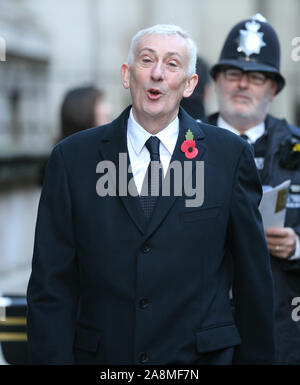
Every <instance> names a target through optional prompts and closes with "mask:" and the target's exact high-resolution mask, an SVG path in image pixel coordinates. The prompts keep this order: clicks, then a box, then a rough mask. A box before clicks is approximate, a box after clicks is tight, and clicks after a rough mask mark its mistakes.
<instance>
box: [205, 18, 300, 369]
mask: <svg viewBox="0 0 300 385" xmlns="http://www.w3.org/2000/svg"><path fill="white" fill-rule="evenodd" d="M256 16H257V15H256ZM256 16H255V17H253V18H252V19H248V20H244V21H242V22H240V23H238V24H237V25H236V26H234V27H233V29H232V30H231V31H230V33H229V35H228V36H227V39H226V40H225V43H224V46H223V49H222V52H221V55H220V58H219V62H218V63H217V64H216V65H215V66H213V67H212V69H211V71H210V73H211V76H212V77H213V78H214V79H215V77H216V75H217V73H218V72H219V71H220V69H221V68H222V67H223V66H230V67H236V68H239V69H241V70H243V71H260V72H268V73H272V75H273V78H274V80H276V81H277V84H278V88H277V93H278V92H280V91H281V89H282V88H283V87H284V84H285V80H284V78H283V77H282V75H281V74H280V72H279V66H280V47H279V41H278V38H277V35H276V33H275V31H274V30H273V28H272V27H271V26H270V25H269V24H268V23H267V22H266V20H265V19H263V18H262V17H261V15H258V17H256ZM255 34H256V35H255ZM247 37H248V38H249V40H250V41H252V43H253V41H254V40H255V39H256V41H257V46H256V51H255V52H251V44H248V45H247ZM251 39H252V40H251ZM249 47H250V48H249ZM252 47H253V44H252ZM217 120H218V113H216V114H213V115H211V116H209V117H208V118H206V119H205V121H206V122H208V123H210V124H213V125H217ZM264 123H265V132H264V134H263V135H262V136H261V137H260V138H259V139H257V140H256V142H255V143H254V144H253V147H254V152H255V158H256V160H262V162H257V165H258V164H261V167H258V171H259V174H260V177H261V182H262V185H268V186H272V187H274V186H276V185H278V184H280V183H282V182H284V181H285V180H287V179H290V180H291V186H290V190H289V195H288V198H287V204H286V208H287V211H286V219H285V227H291V228H293V229H294V231H295V232H296V233H297V235H298V237H300V128H298V127H295V126H293V125H291V124H288V123H287V121H286V120H284V119H282V120H280V119H277V118H275V117H273V116H271V115H267V117H266V120H265V122H264ZM246 133H247V131H246ZM271 266H272V271H273V278H274V286H275V301H276V314H275V318H276V323H275V333H276V345H277V346H276V350H277V355H276V363H277V364H300V320H299V321H297V320H295V319H293V317H292V312H293V310H294V307H295V306H293V304H292V301H293V298H295V297H299V296H300V259H299V258H296V259H293V258H292V259H281V258H278V257H274V256H272V255H271ZM257 326H258V327H259V325H257Z"/></svg>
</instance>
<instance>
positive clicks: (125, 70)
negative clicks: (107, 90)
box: [121, 63, 130, 90]
mask: <svg viewBox="0 0 300 385" xmlns="http://www.w3.org/2000/svg"><path fill="white" fill-rule="evenodd" d="M121 75H122V83H123V87H124V88H125V89H126V90H127V89H128V88H129V87H130V68H129V65H128V64H127V63H124V64H122V66H121Z"/></svg>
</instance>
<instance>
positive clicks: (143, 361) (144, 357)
mask: <svg viewBox="0 0 300 385" xmlns="http://www.w3.org/2000/svg"><path fill="white" fill-rule="evenodd" d="M148 361H149V357H148V354H147V353H145V352H143V353H141V354H140V355H139V362H140V363H141V364H146V363H147V362H148Z"/></svg>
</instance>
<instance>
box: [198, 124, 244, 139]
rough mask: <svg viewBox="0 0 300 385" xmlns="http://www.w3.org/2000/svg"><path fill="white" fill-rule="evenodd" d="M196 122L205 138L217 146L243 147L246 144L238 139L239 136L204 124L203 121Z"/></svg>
mask: <svg viewBox="0 0 300 385" xmlns="http://www.w3.org/2000/svg"><path fill="white" fill-rule="evenodd" d="M197 122H198V124H199V126H200V127H201V129H202V130H203V132H204V133H205V136H207V137H208V139H211V140H213V141H216V142H217V143H218V144H219V145H225V144H226V143H227V144H228V145H230V144H232V145H243V144H245V143H246V142H245V140H244V139H242V138H240V137H239V135H236V134H234V133H233V132H230V131H228V130H226V129H224V128H222V127H219V126H216V125H213V124H210V123H206V122H204V121H199V120H198V121H197Z"/></svg>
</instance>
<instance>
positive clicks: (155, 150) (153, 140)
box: [145, 136, 160, 161]
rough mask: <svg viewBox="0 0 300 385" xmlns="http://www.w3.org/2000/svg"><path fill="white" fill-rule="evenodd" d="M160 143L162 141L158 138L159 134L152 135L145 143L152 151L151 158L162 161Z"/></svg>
mask: <svg viewBox="0 0 300 385" xmlns="http://www.w3.org/2000/svg"><path fill="white" fill-rule="evenodd" d="M159 143H160V140H159V139H158V137H157V136H150V138H149V139H148V140H147V142H146V143H145V146H146V147H147V149H148V151H149V153H150V159H151V160H157V161H160V156H159Z"/></svg>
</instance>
